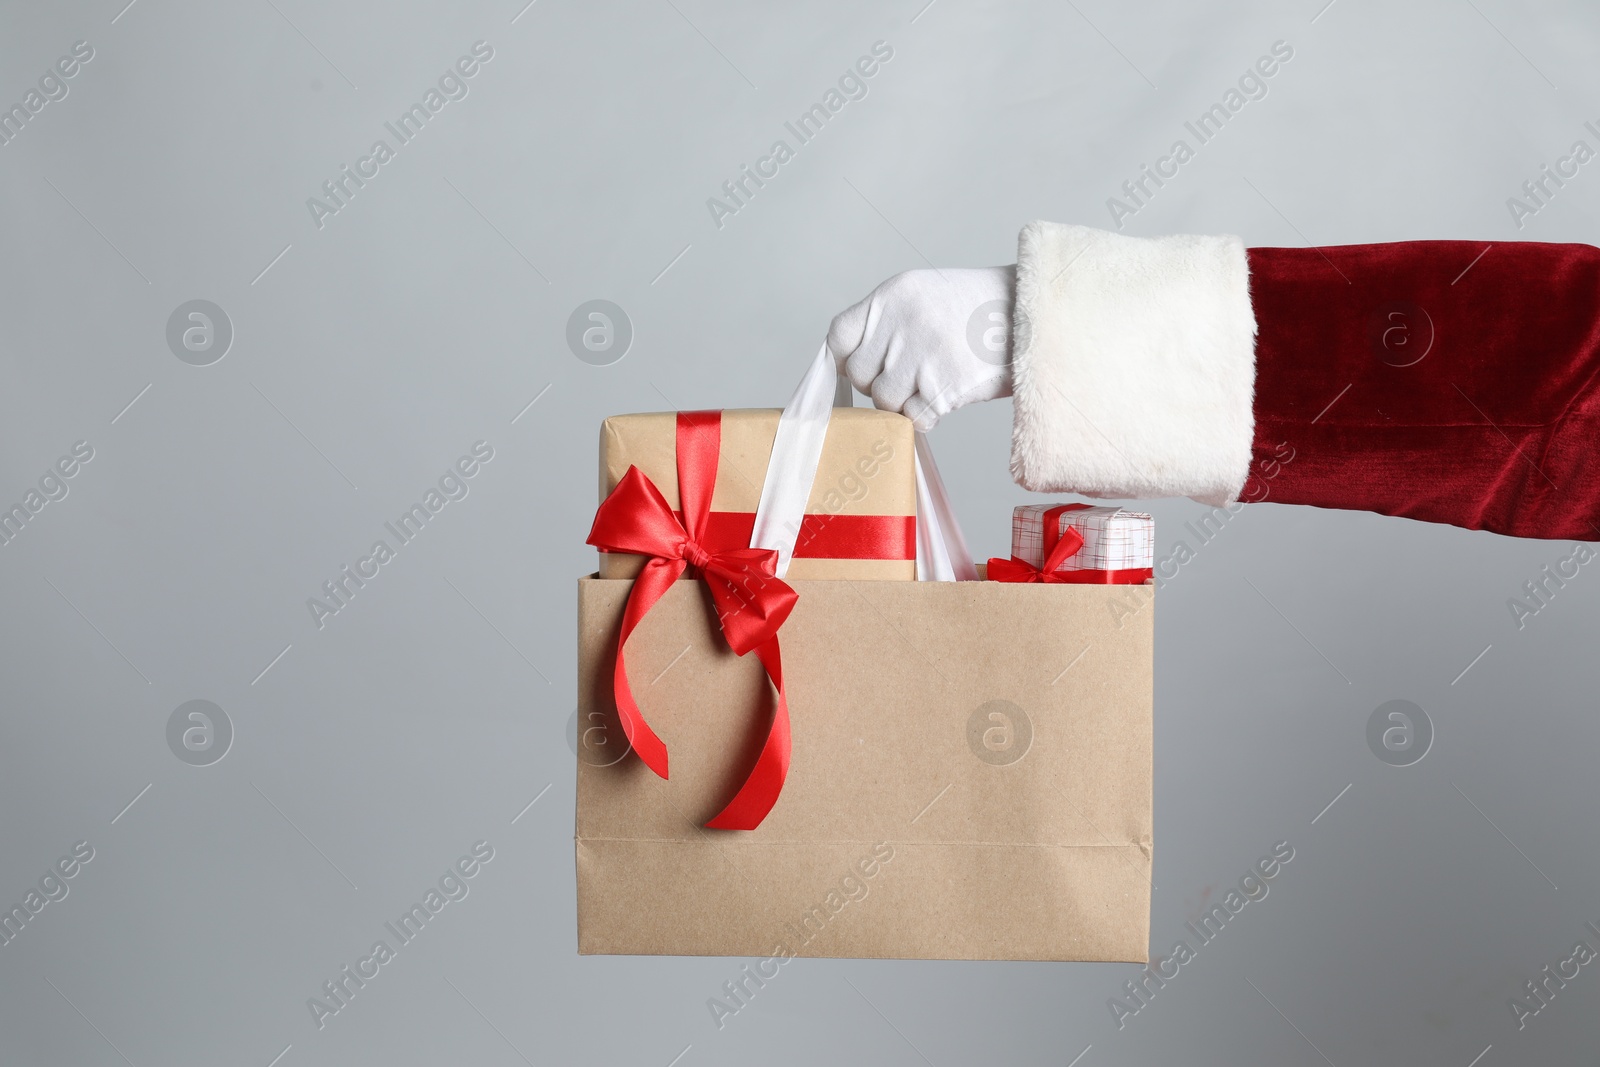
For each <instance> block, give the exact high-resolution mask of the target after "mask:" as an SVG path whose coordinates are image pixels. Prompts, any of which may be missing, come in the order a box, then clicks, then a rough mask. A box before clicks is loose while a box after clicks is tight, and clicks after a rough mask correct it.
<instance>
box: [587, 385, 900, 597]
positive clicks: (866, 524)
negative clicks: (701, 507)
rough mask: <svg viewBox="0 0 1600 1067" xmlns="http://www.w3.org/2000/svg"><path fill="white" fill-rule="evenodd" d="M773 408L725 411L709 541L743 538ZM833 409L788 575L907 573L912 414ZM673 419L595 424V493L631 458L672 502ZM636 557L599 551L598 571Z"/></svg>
mask: <svg viewBox="0 0 1600 1067" xmlns="http://www.w3.org/2000/svg"><path fill="white" fill-rule="evenodd" d="M780 414H781V412H779V411H778V410H777V409H775V408H774V409H747V410H730V411H724V412H723V413H722V423H721V447H720V451H719V454H718V462H717V472H716V486H715V488H714V490H713V492H712V497H711V516H710V527H709V530H708V534H707V539H708V542H709V543H708V545H707V547H709V548H713V549H715V548H717V547H724V548H731V547H735V546H738V547H744V546H748V545H749V544H750V533H751V528H752V526H753V524H754V522H755V513H756V508H757V505H758V504H759V503H760V502H761V490H762V484H763V482H764V481H765V479H766V475H767V462H768V459H769V457H770V456H771V453H772V442H773V439H774V437H775V436H776V435H777V432H778V417H779V415H780ZM831 416H832V417H831V419H830V420H829V422H828V428H827V436H826V438H825V440H824V444H823V448H822V458H821V461H820V462H819V463H818V465H817V472H816V478H815V479H814V480H813V482H812V484H811V494H810V497H809V500H808V503H807V505H806V515H805V518H804V520H803V521H802V523H801V525H800V529H799V531H798V533H797V535H796V538H795V549H794V560H793V562H791V563H790V565H789V570H788V577H790V578H840V579H844V578H848V579H898V580H903V581H910V580H912V579H914V578H915V577H916V574H917V570H916V516H917V490H916V467H915V463H916V458H915V456H916V450H915V445H914V440H913V437H912V427H911V420H909V419H907V418H906V417H905V416H903V415H897V414H895V413H893V412H888V411H877V410H875V409H871V408H839V409H837V410H834V411H832V412H831ZM676 418H677V416H676V414H675V413H673V412H655V413H649V414H639V415H614V416H612V417H611V418H609V419H606V420H605V422H604V423H602V424H601V428H600V496H601V499H604V498H605V497H606V496H607V495H609V494H610V493H611V491H612V490H613V489H615V488H616V487H617V483H618V482H620V481H621V480H622V477H623V475H625V474H626V473H627V471H628V468H629V467H630V466H633V467H638V468H639V470H640V471H641V472H642V473H643V474H644V475H645V477H647V478H649V479H650V481H651V482H652V483H653V484H654V485H655V486H656V488H658V489H659V490H660V491H661V494H662V496H664V497H665V498H666V500H667V503H668V505H669V506H670V507H671V508H673V510H677V509H678V508H679V506H680V503H679V499H678V470H677V461H676V447H675V423H676ZM643 564H644V558H643V557H642V556H638V555H633V554H629V553H622V552H602V553H600V576H601V577H602V578H631V577H633V576H634V575H636V574H638V573H639V569H640V567H642V566H643Z"/></svg>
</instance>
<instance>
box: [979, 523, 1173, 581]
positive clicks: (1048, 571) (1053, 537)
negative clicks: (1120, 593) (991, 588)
mask: <svg viewBox="0 0 1600 1067" xmlns="http://www.w3.org/2000/svg"><path fill="white" fill-rule="evenodd" d="M1090 506H1091V505H1089V504H1061V505H1059V506H1057V507H1053V508H1051V509H1049V510H1048V511H1046V512H1045V513H1044V515H1043V516H1042V517H1041V521H1042V522H1043V523H1044V531H1043V532H1044V566H1043V567H1035V566H1034V565H1033V564H1031V563H1029V562H1028V561H1027V560H1025V559H1018V558H1017V557H1016V556H1012V557H1011V558H1010V559H1001V558H999V557H998V556H996V557H993V558H991V559H990V560H989V569H988V574H989V580H990V581H991V582H1039V583H1043V584H1047V585H1139V584H1141V583H1143V582H1146V581H1149V580H1150V578H1151V576H1152V573H1153V572H1152V570H1151V568H1149V567H1127V568H1123V569H1120V570H1109V571H1094V570H1081V571H1063V570H1057V569H1056V568H1058V567H1060V566H1061V565H1062V564H1063V563H1065V562H1066V561H1067V560H1068V559H1070V558H1072V556H1073V554H1074V553H1076V552H1077V551H1078V550H1079V549H1080V548H1082V547H1083V534H1081V533H1079V532H1078V531H1077V530H1076V529H1074V528H1073V527H1071V526H1069V527H1067V529H1066V532H1065V533H1063V532H1062V530H1061V516H1062V515H1064V514H1066V513H1067V512H1069V511H1082V510H1083V509H1085V508H1088V507H1090Z"/></svg>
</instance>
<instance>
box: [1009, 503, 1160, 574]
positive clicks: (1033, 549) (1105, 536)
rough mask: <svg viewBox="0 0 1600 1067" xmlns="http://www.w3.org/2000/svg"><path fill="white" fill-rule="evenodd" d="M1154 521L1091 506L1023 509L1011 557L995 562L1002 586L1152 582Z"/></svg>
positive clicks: (1015, 523) (1014, 520)
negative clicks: (1016, 584) (1004, 584)
mask: <svg viewBox="0 0 1600 1067" xmlns="http://www.w3.org/2000/svg"><path fill="white" fill-rule="evenodd" d="M1154 561H1155V520H1153V519H1152V518H1151V517H1150V516H1149V515H1146V514H1143V513H1142V512H1136V511H1124V510H1122V509H1121V508H1108V507H1093V506H1091V505H1089V504H1024V505H1023V506H1021V507H1019V508H1017V509H1016V510H1015V511H1013V512H1012V513H1011V558H1010V559H1008V560H1006V559H991V560H990V561H989V578H990V580H991V581H997V582H1052V583H1056V582H1059V583H1072V584H1104V585H1123V584H1138V583H1141V582H1145V581H1148V580H1149V579H1150V577H1151V574H1152V569H1151V568H1152V567H1153V566H1154Z"/></svg>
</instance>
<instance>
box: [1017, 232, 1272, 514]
mask: <svg viewBox="0 0 1600 1067" xmlns="http://www.w3.org/2000/svg"><path fill="white" fill-rule="evenodd" d="M1014 319H1015V321H1014V328H1013V331H1012V352H1013V356H1012V374H1013V386H1014V390H1015V397H1016V400H1015V406H1016V419H1015V423H1014V426H1013V431H1012V439H1011V474H1012V476H1013V477H1014V478H1015V479H1016V480H1017V481H1018V482H1019V483H1020V484H1021V485H1023V486H1024V487H1026V488H1028V489H1032V490H1034V491H1036V492H1049V493H1057V492H1071V493H1078V494H1081V495H1083V496H1091V497H1116V498H1150V497H1164V496H1188V497H1193V498H1194V499H1195V500H1198V501H1200V502H1202V503H1205V504H1210V505H1212V506H1214V507H1216V506H1221V505H1223V504H1227V503H1229V502H1231V501H1233V500H1235V499H1237V498H1238V495H1239V493H1240V492H1241V491H1242V490H1243V489H1244V483H1245V479H1246V478H1247V477H1248V475H1249V472H1250V456H1251V439H1252V436H1253V434H1254V432H1255V419H1254V415H1253V413H1252V402H1253V400H1254V393H1255V332H1256V326H1255V316H1254V315H1253V314H1252V312H1251V310H1250V268H1249V261H1248V260H1247V258H1246V256H1245V249H1244V243H1243V242H1242V241H1240V240H1239V238H1237V237H1232V236H1214V237H1203V236H1189V235H1183V236H1173V237H1155V238H1148V237H1125V236H1122V235H1120V234H1115V233H1110V232H1107V231H1105V230H1096V229H1091V228H1089V227H1087V226H1070V225H1061V224H1057V223H1051V222H1030V223H1029V224H1028V225H1027V226H1026V227H1024V228H1023V230H1022V235H1021V238H1020V239H1019V241H1018V250H1017V301H1016V310H1015V313H1014Z"/></svg>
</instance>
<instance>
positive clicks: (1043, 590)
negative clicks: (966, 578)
mask: <svg viewBox="0 0 1600 1067" xmlns="http://www.w3.org/2000/svg"><path fill="white" fill-rule="evenodd" d="M896 447H897V448H898V446H896ZM825 469H826V468H825ZM790 584H791V585H792V586H793V592H794V593H796V594H797V596H796V597H795V599H794V601H793V604H792V610H791V611H790V612H789V614H788V616H787V619H786V621H784V622H783V623H782V628H781V635H780V636H781V640H782V646H783V647H782V672H781V676H780V677H781V680H782V683H783V689H784V690H786V692H787V701H788V720H787V721H788V723H789V730H790V732H791V735H792V766H791V767H790V768H789V773H788V778H787V781H786V782H785V783H784V784H783V788H782V794H781V796H780V797H779V798H778V800H777V803H776V804H775V805H774V806H773V807H772V809H771V811H770V812H769V813H768V814H767V815H766V817H765V819H764V820H763V821H762V822H761V823H760V825H759V826H758V827H756V828H755V829H751V830H744V831H727V830H704V829H701V826H702V824H704V823H705V822H706V821H707V819H708V818H710V817H711V816H713V815H714V814H715V813H716V812H718V811H719V810H723V809H724V808H725V807H726V806H727V805H728V802H729V797H730V796H731V795H733V794H734V793H735V791H736V790H741V789H742V788H743V787H741V779H743V778H744V776H745V774H746V772H747V769H748V768H749V767H750V766H751V764H752V763H753V762H755V761H756V760H757V758H758V756H757V753H758V750H761V749H763V746H764V745H765V744H767V743H769V741H764V738H766V737H768V735H767V722H768V721H769V718H770V715H771V713H772V711H773V709H774V708H775V706H776V701H777V699H778V697H777V693H778V690H777V689H776V688H775V687H774V686H773V685H772V684H771V682H770V675H769V674H768V673H767V671H765V670H764V664H763V663H761V662H758V661H757V657H755V656H748V655H747V656H743V657H740V656H737V655H735V654H734V652H733V651H731V650H730V649H729V647H728V644H727V640H726V638H725V635H724V633H723V632H721V628H720V627H719V611H718V608H717V606H716V604H717V601H715V600H714V599H713V591H712V590H711V588H710V585H709V584H708V583H707V582H702V581H676V582H671V583H670V584H664V585H663V590H664V591H663V592H662V595H661V596H660V597H659V599H657V600H655V601H654V602H653V606H652V607H651V609H650V610H649V612H648V614H646V615H645V616H644V617H643V618H642V619H641V620H639V621H638V624H637V626H636V628H634V629H633V631H632V634H631V636H630V638H629V640H628V642H627V646H626V653H627V664H628V670H629V674H630V675H631V676H632V678H633V680H634V681H633V685H634V688H635V690H636V691H637V692H638V694H639V700H640V703H641V704H643V705H644V707H645V710H646V711H647V712H648V715H649V721H650V723H651V724H652V726H653V727H654V728H655V730H656V732H658V733H659V734H660V736H661V738H662V739H664V740H665V741H666V742H667V743H668V744H669V745H670V747H671V752H672V768H671V770H672V773H671V778H670V780H663V778H661V777H658V776H657V775H656V774H652V773H651V770H650V768H649V767H647V766H646V765H645V764H644V763H643V762H642V761H641V759H640V758H639V756H638V755H637V754H636V753H634V752H631V751H629V748H628V744H627V741H626V738H625V737H624V736H623V733H622V729H621V726H620V723H619V721H618V716H617V710H616V704H615V701H614V692H615V690H614V682H615V673H614V663H615V655H616V652H617V646H618V637H619V634H620V633H621V627H622V625H623V616H624V610H625V606H626V605H627V603H628V601H629V599H630V596H631V593H632V589H633V586H634V585H635V583H634V582H629V581H621V580H604V579H600V578H595V577H590V578H584V579H580V580H579V581H578V675H577V679H578V713H579V722H580V723H582V724H583V727H584V728H583V729H582V731H581V732H580V740H579V757H578V775H577V825H576V841H575V849H576V861H577V881H578V948H579V951H580V952H583V953H628V954H634V953H644V954H690V955H716V956H734V957H739V956H743V957H756V958H760V959H762V961H763V962H762V963H760V964H758V965H757V968H758V969H759V970H760V971H761V973H763V974H767V973H769V971H770V973H776V970H775V968H776V963H769V962H767V960H769V959H771V960H782V959H783V958H787V957H791V956H831V957H873V958H914V959H981V960H1101V961H1129V962H1136V963H1143V962H1146V960H1147V955H1148V943H1149V907H1150V891H1151V887H1150V876H1151V864H1152V809H1151V774H1152V759H1151V704H1152V691H1153V686H1152V674H1153V670H1152V666H1153V661H1152V649H1153V630H1154V604H1153V595H1154V589H1153V587H1148V586H1147V587H1146V588H1145V590H1144V592H1146V593H1148V594H1149V596H1145V597H1142V598H1141V599H1142V602H1143V607H1142V608H1141V610H1140V611H1138V612H1135V613H1131V614H1130V613H1127V612H1122V613H1120V615H1119V613H1117V612H1112V611H1108V610H1107V606H1106V603H1105V601H1106V600H1107V598H1109V597H1113V596H1116V597H1117V598H1118V600H1119V602H1120V600H1121V597H1122V596H1123V594H1121V593H1118V592H1114V591H1112V590H1108V589H1106V588H1103V587H1097V586H1092V585H1059V584H1049V585H1046V584H1029V585H1024V584H1002V583H997V582H838V581H807V580H803V579H802V580H794V581H793V582H791V583H790ZM708 992H709V993H710V994H712V995H720V994H719V993H717V991H715V990H710V991H708Z"/></svg>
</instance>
